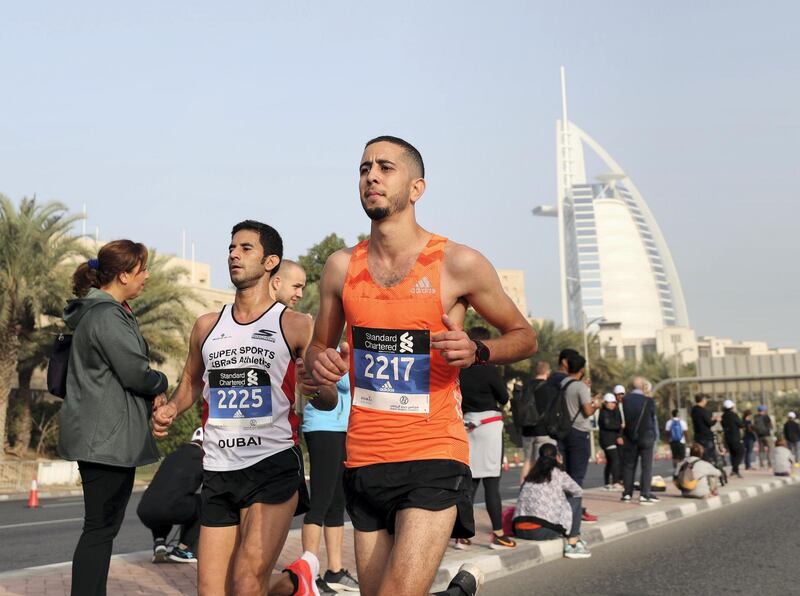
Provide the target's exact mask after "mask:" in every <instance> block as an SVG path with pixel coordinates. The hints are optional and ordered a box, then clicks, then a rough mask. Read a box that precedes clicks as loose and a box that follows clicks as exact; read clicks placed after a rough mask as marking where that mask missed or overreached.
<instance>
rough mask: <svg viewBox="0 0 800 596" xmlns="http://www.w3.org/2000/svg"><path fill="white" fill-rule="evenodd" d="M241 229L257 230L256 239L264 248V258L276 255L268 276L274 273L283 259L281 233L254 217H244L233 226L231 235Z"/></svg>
mask: <svg viewBox="0 0 800 596" xmlns="http://www.w3.org/2000/svg"><path fill="white" fill-rule="evenodd" d="M242 230H251V231H253V232H258V240H259V242H261V248H263V249H264V259H266V258H267V257H268V256H269V255H276V256H277V257H278V264H277V266H276V267H275V268H274V269H273V270H272V271H270V272H269V275H270V277H272V276H273V275H275V274H276V273H277V272H278V269H279V268H280V266H281V261H282V260H283V240H282V239H281V235H280V234H278V230H276V229H275V228H273V227H272V226H270V225H267V224H265V223H261V222H260V221H256V220H254V219H245V220H244V221H240V222H239V223H237V224H236V225H235V226H233V229H232V230H231V236H235V235H236V233H237V232H241V231H242Z"/></svg>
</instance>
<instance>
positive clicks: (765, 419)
mask: <svg viewBox="0 0 800 596" xmlns="http://www.w3.org/2000/svg"><path fill="white" fill-rule="evenodd" d="M756 411H757V412H758V414H756V416H755V418H753V430H754V431H756V437H757V438H758V467H759V468H764V467H769V468H771V467H772V452H773V451H774V450H775V437H774V436H773V426H772V418H770V417H769V414H768V413H767V407H766V406H764V405H763V404H759V405H758V406H757V407H756ZM765 462H766V464H765Z"/></svg>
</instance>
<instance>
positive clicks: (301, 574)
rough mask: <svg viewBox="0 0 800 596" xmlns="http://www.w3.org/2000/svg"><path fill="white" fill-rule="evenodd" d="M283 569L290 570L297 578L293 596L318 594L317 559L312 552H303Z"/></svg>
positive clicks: (317, 595)
mask: <svg viewBox="0 0 800 596" xmlns="http://www.w3.org/2000/svg"><path fill="white" fill-rule="evenodd" d="M284 571H289V572H291V573H292V574H294V576H295V577H296V578H297V591H296V592H295V593H294V595H293V596H320V594H319V590H318V589H317V581H316V580H317V576H318V575H319V559H317V556H316V555H315V554H314V553H312V552H309V551H306V552H304V553H303V554H302V555H301V556H300V558H299V559H297V560H296V561H294V562H293V563H291V564H290V565H289V566H287V567H286V569H284Z"/></svg>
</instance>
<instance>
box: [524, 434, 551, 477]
mask: <svg viewBox="0 0 800 596" xmlns="http://www.w3.org/2000/svg"><path fill="white" fill-rule="evenodd" d="M557 456H558V449H557V448H556V446H555V445H552V444H551V443H545V444H544V445H542V446H541V447H539V459H537V460H536V463H535V464H533V468H531V471H530V472H528V475H527V476H525V482H533V483H534V484H542V483H543V482H550V479H551V477H552V474H553V468H557V467H559V465H558V461H557V460H556V457H557Z"/></svg>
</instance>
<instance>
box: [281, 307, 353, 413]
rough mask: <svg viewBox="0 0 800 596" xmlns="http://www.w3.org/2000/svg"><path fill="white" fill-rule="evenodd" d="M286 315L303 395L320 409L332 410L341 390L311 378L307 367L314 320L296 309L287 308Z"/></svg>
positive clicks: (298, 382)
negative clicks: (306, 362)
mask: <svg viewBox="0 0 800 596" xmlns="http://www.w3.org/2000/svg"><path fill="white" fill-rule="evenodd" d="M283 316H285V317H286V325H285V330H286V333H287V334H288V336H289V337H288V338H287V339H289V341H290V344H291V345H292V346H293V350H294V354H293V356H295V357H296V360H295V364H296V370H295V372H296V382H297V384H298V385H299V386H300V389H301V391H302V393H303V395H304V396H305V397H306V398H307V399H308V400H309V403H311V405H312V406H314V407H315V408H317V409H318V410H332V409H334V408H335V407H336V404H337V403H338V402H339V392H338V391H337V390H336V385H333V386H330V385H325V386H320V385H319V384H318V383H315V382H314V381H313V379H311V378H310V375H309V372H308V370H307V369H306V366H305V361H304V360H303V358H305V356H306V353H307V350H308V345H309V343H310V342H311V334H312V331H313V326H314V321H313V319H312V318H311V316H309V315H305V314H301V313H297V312H294V311H290V310H288V309H287V310H286V311H284V315H283Z"/></svg>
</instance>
